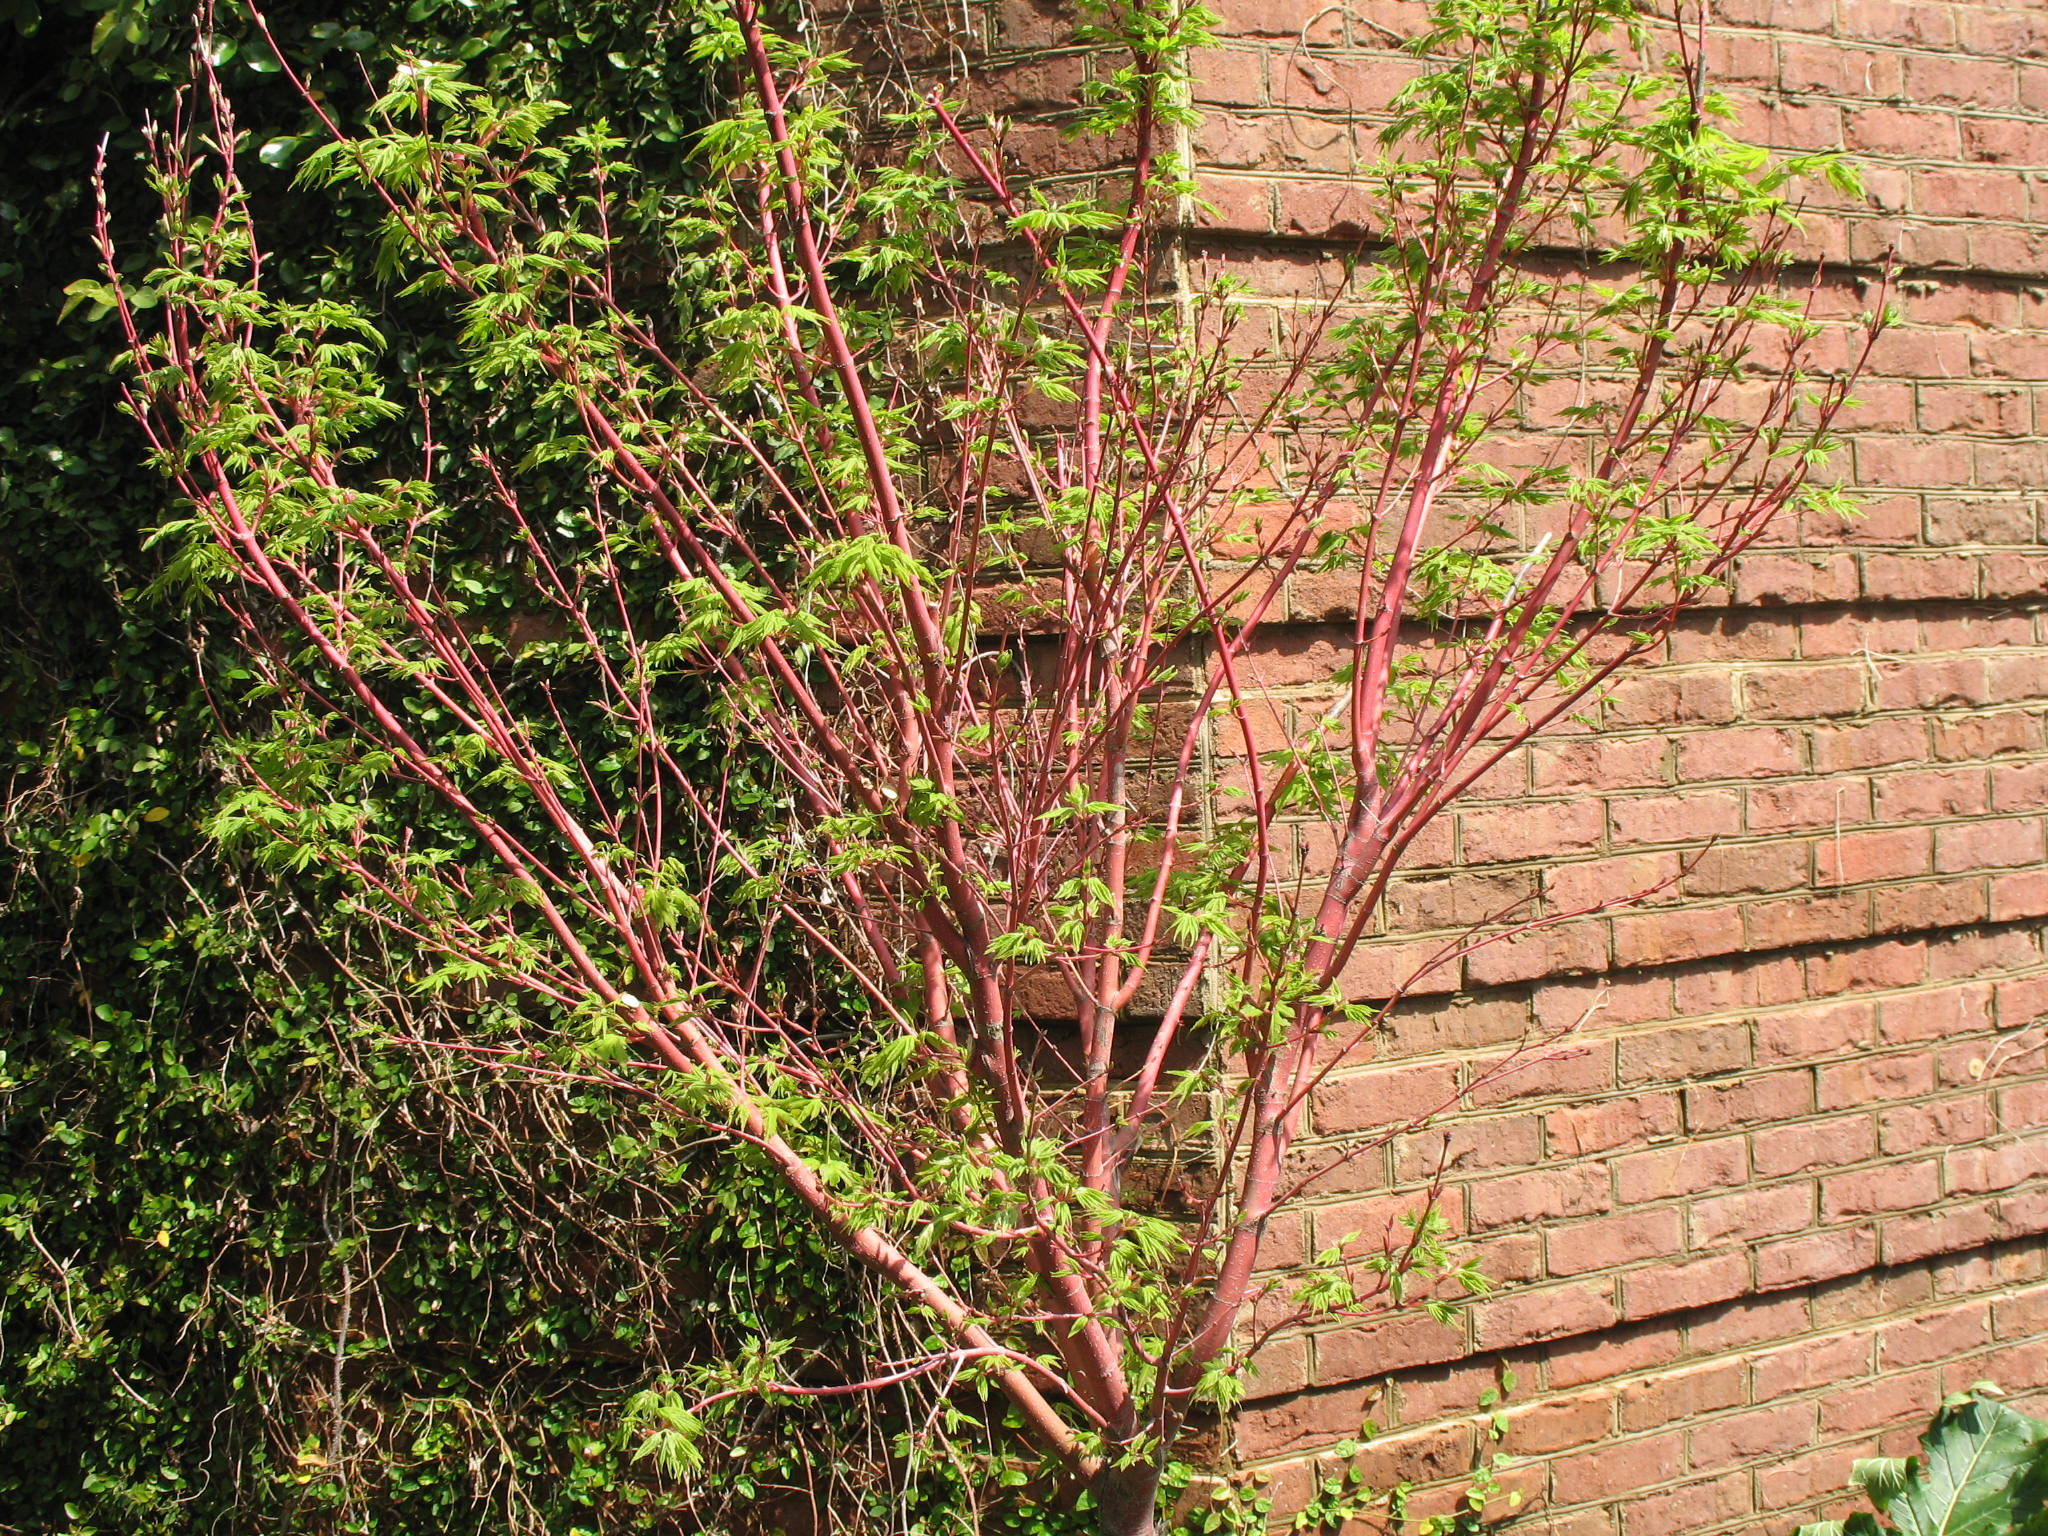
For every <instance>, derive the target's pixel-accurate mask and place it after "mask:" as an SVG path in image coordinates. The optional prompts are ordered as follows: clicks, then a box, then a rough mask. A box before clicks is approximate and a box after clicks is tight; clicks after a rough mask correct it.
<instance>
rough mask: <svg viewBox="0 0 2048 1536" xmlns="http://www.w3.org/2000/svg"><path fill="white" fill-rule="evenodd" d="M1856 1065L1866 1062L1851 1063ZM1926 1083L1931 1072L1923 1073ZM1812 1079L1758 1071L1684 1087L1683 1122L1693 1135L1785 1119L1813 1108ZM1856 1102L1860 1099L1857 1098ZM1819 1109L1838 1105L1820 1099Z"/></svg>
mask: <svg viewBox="0 0 2048 1536" xmlns="http://www.w3.org/2000/svg"><path fill="white" fill-rule="evenodd" d="M1853 1065H1855V1066H1857V1067H1863V1066H1864V1065H1866V1064H1865V1063H1862V1062H1857V1063H1854V1064H1853ZM1927 1076H1928V1082H1929V1086H1932V1083H1933V1072H1932V1069H1931V1068H1930V1069H1929V1070H1928V1073H1927ZM1813 1085H1814V1079H1813V1078H1812V1077H1811V1076H1809V1075H1808V1074H1807V1073H1805V1072H1801V1071H1780V1072H1765V1073H1759V1074H1758V1075H1756V1076H1754V1077H1746V1078H1741V1079H1738V1080H1737V1081H1735V1082H1732V1083H1702V1084H1700V1085H1698V1086H1695V1087H1690V1088H1687V1089H1686V1090H1685V1123H1686V1125H1687V1127H1688V1128H1689V1129H1690V1130H1691V1131H1692V1133H1693V1134H1694V1135H1698V1134H1700V1133H1701V1132H1703V1131H1723V1130H1727V1129H1729V1128H1730V1127H1731V1126H1737V1125H1743V1126H1752V1125H1759V1124H1765V1123H1768V1122H1770V1121H1773V1120H1789V1119H1792V1118H1793V1117H1795V1116H1797V1115H1804V1114H1808V1113H1810V1112H1811V1111H1812V1110H1813V1108H1814V1088H1813ZM1859 1102H1860V1101H1859ZM1820 1107H1821V1108H1822V1109H1831V1108H1838V1107H1840V1106H1838V1105H1832V1104H1829V1103H1827V1102H1825V1101H1823V1102H1822V1103H1821V1105H1820Z"/></svg>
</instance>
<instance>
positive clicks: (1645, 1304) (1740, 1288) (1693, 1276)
mask: <svg viewBox="0 0 2048 1536" xmlns="http://www.w3.org/2000/svg"><path fill="white" fill-rule="evenodd" d="M1750 1288H1751V1286H1750V1265H1749V1257H1748V1255H1747V1254H1741V1253H1722V1254H1716V1255H1714V1256H1713V1257H1711V1258H1705V1259H1694V1260H1692V1261H1691V1262H1690V1263H1685V1264H1653V1265H1651V1266H1649V1267H1647V1268H1645V1269H1637V1270H1631V1271H1629V1273H1628V1274H1626V1275H1624V1276H1623V1277H1622V1281H1621V1290H1622V1315H1623V1316H1624V1317H1626V1318H1628V1319H1629V1320H1630V1321H1631V1322H1633V1321H1635V1320H1637V1319H1640V1318H1645V1317H1661V1316H1663V1315H1665V1314H1666V1313H1670V1312H1685V1311H1690V1310H1691V1309H1692V1308H1694V1307H1710V1306H1713V1305H1714V1304H1715V1303H1717V1302H1723V1301H1728V1300H1730V1299H1732V1298H1734V1297H1736V1296H1741V1295H1745V1294H1747V1293H1748V1291H1749V1290H1750Z"/></svg>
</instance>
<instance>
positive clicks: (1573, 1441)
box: [1404, 1391, 1614, 1457]
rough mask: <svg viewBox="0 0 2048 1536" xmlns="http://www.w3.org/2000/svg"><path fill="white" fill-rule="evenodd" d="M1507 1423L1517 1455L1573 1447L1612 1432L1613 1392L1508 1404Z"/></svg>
mask: <svg viewBox="0 0 2048 1536" xmlns="http://www.w3.org/2000/svg"><path fill="white" fill-rule="evenodd" d="M1404 1401H1405V1400H1404ZM1507 1426H1508V1427H1507V1436H1506V1443H1507V1444H1509V1445H1512V1446H1513V1447H1514V1448H1515V1455H1516V1456H1518V1457H1521V1456H1541V1455H1544V1454H1546V1453H1547V1452H1550V1451H1568V1450H1575V1449H1577V1448H1578V1447H1580V1446H1583V1445H1590V1444H1592V1443H1594V1442H1596V1441H1599V1440H1602V1439H1605V1438H1606V1437H1607V1436H1608V1435H1609V1434H1611V1433H1612V1432H1613V1429H1614V1394H1613V1393H1611V1392H1608V1391H1596V1392H1575V1393H1573V1394H1571V1395H1570V1396H1567V1397H1554V1398H1551V1399H1549V1400H1548V1401H1545V1402H1540V1403H1529V1404H1525V1405H1524V1406H1522V1407H1519V1408H1510V1409H1509V1410H1508V1411H1507Z"/></svg>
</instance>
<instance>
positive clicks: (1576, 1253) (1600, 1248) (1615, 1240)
mask: <svg viewBox="0 0 2048 1536" xmlns="http://www.w3.org/2000/svg"><path fill="white" fill-rule="evenodd" d="M1683 1227H1684V1223H1683V1222H1682V1221H1681V1219H1680V1217H1679V1213H1678V1211H1677V1209H1676V1208H1675V1207H1672V1206H1657V1207H1653V1208H1651V1209H1649V1210H1643V1211H1629V1212H1625V1213H1623V1214H1621V1215H1618V1216H1603V1217H1600V1218H1598V1219H1597V1220H1593V1221H1581V1222H1574V1223H1572V1224H1570V1225H1568V1226H1562V1227H1558V1228H1556V1229H1555V1230H1553V1231H1552V1232H1551V1233H1550V1236H1549V1239H1548V1243H1547V1249H1548V1253H1549V1261H1550V1272H1551V1274H1553V1275H1556V1276H1558V1277H1560V1278H1567V1277H1570V1276H1573V1275H1583V1274H1588V1273H1590V1272H1592V1271H1594V1270H1600V1269H1614V1268H1618V1267H1619V1266H1621V1265H1624V1264H1632V1263H1635V1262H1637V1261H1639V1260H1642V1259H1661V1258H1665V1257H1667V1256H1669V1255H1671V1254H1674V1253H1676V1252H1678V1250H1679V1249H1680V1248H1682V1247H1683V1246H1684V1244H1685V1233H1684V1230H1683Z"/></svg>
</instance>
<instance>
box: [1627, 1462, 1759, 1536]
mask: <svg viewBox="0 0 2048 1536" xmlns="http://www.w3.org/2000/svg"><path fill="white" fill-rule="evenodd" d="M1695 1470H1696V1468H1695ZM1752 1509H1753V1506H1752V1504H1751V1503H1750V1490H1749V1474H1748V1473H1747V1472H1735V1473H1730V1474H1728V1475H1726V1476H1723V1477H1714V1478H1700V1477H1698V1476H1694V1477H1691V1478H1689V1479H1688V1480H1687V1481H1686V1483H1685V1486H1684V1487H1682V1488H1673V1489H1670V1490H1668V1491H1666V1492H1662V1493H1650V1494H1638V1495H1637V1496H1636V1497H1634V1498H1631V1499H1630V1500H1628V1502H1627V1503H1626V1504H1624V1505H1623V1506H1622V1509H1621V1529H1622V1533H1623V1536H1690V1533H1691V1532H1694V1531H1697V1530H1699V1529H1700V1527H1701V1525H1702V1524H1703V1523H1712V1524H1714V1525H1720V1524H1721V1523H1722V1522H1724V1521H1731V1520H1736V1519H1739V1518H1741V1517H1743V1516H1747V1515H1749V1514H1750V1513H1751V1511H1752Z"/></svg>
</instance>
